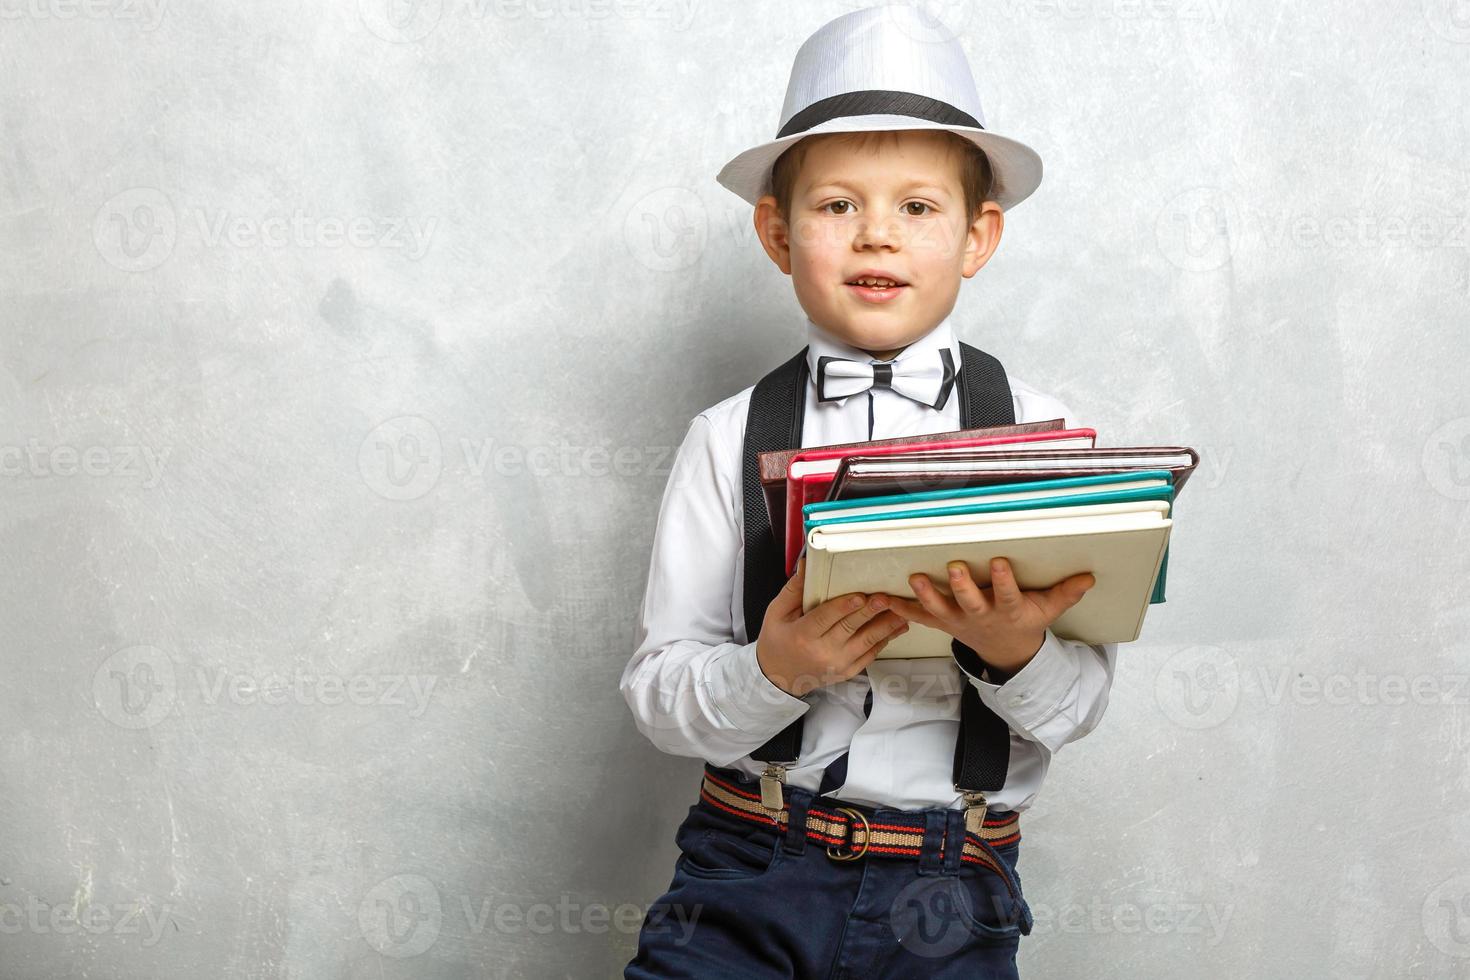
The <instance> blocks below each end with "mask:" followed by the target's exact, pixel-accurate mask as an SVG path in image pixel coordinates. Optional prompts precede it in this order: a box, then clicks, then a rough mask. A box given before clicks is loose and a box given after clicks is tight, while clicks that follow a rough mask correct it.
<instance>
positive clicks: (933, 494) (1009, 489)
mask: <svg viewBox="0 0 1470 980" xmlns="http://www.w3.org/2000/svg"><path fill="white" fill-rule="evenodd" d="M1145 479H1160V480H1163V481H1164V485H1162V486H1152V487H1131V488H1128V489H1125V490H1108V489H1106V488H1107V486H1108V485H1109V484H1116V483H1124V482H1132V481H1137V480H1145ZM1089 487H1097V488H1098V489H1097V490H1095V491H1088V490H1086V488H1089ZM1079 488H1080V490H1081V492H1068V493H1062V494H1057V495H1055V496H1028V497H1023V498H1020V499H1014V500H987V499H986V498H988V497H994V496H996V495H999V494H1014V493H1028V494H1045V493H1054V492H1055V491H1058V490H1066V491H1077V490H1079ZM1138 500H1162V501H1165V502H1167V503H1168V504H1169V511H1168V513H1169V516H1170V517H1172V516H1173V510H1174V508H1173V503H1174V484H1173V477H1172V474H1171V473H1170V472H1169V471H1168V470H1134V471H1130V472H1124V473H1104V474H1098V475H1096V476H1078V477H1063V478H1059V479H1050V480H1028V481H1025V482H1021V483H996V484H990V485H988V486H982V487H965V488H961V489H958V490H955V489H949V490H921V491H917V492H915V493H903V494H888V495H884V496H880V497H863V498H854V499H848V500H824V501H819V502H817V503H811V504H807V505H805V506H804V507H802V515H803V522H802V527H803V531H804V532H808V533H809V532H810V531H811V529H812V528H814V527H821V526H823V525H827V524H860V523H867V522H872V521H883V520H891V519H893V518H895V517H905V518H907V517H949V516H954V515H962V514H985V513H998V512H1005V511H1016V510H1042V509H1048V508H1055V507H1076V506H1081V505H1083V504H1111V503H1126V502H1130V501H1138ZM941 501H947V503H942V504H941V503H940V502H941ZM925 503H935V504H936V506H933V507H917V508H916V507H914V505H915V504H925ZM859 507H861V508H877V509H876V510H875V511H874V512H872V513H866V514H849V515H847V516H845V517H842V516H832V517H825V518H824V517H822V516H821V515H822V514H823V513H831V512H834V511H843V510H852V509H854V508H859ZM1168 563H1169V549H1168V547H1167V546H1166V547H1165V548H1164V556H1163V558H1162V560H1161V561H1160V563H1159V574H1158V576H1157V577H1156V578H1155V580H1154V591H1153V595H1152V596H1151V598H1150V599H1149V603H1150V605H1152V604H1154V603H1160V602H1163V601H1165V596H1164V589H1165V573H1166V571H1167V569H1168Z"/></svg>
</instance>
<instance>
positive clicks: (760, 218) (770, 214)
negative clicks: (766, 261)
mask: <svg viewBox="0 0 1470 980" xmlns="http://www.w3.org/2000/svg"><path fill="white" fill-rule="evenodd" d="M755 233H756V234H757V235H759V236H760V240H761V245H762V247H764V248H765V250H766V254H767V255H769V256H770V257H771V261H772V262H774V263H776V265H777V267H778V268H780V270H781V271H782V272H784V273H785V274H786V275H788V276H789V275H791V227H790V225H788V224H787V222H786V219H785V218H783V217H781V212H780V211H779V210H777V208H776V195H774V194H766V195H764V196H763V197H762V198H761V199H760V200H759V201H756V202H755Z"/></svg>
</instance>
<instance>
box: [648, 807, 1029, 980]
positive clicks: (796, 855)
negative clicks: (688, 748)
mask: <svg viewBox="0 0 1470 980" xmlns="http://www.w3.org/2000/svg"><path fill="white" fill-rule="evenodd" d="M742 786H750V787H752V788H753V787H754V783H753V782H743V783H742ZM786 796H787V798H788V799H790V800H792V801H793V803H792V812H793V813H798V812H804V811H805V804H806V803H808V802H809V801H810V799H811V794H810V793H806V792H805V791H803V790H801V789H797V788H792V787H788V788H787V789H786ZM830 802H833V803H834V805H836V801H830ZM867 812H868V813H869V814H870V819H872V820H873V821H874V822H881V821H882V818H883V814H884V813H885V812H890V813H891V812H892V811H884V810H878V811H876V813H875V812H873V811H871V810H869V811H867ZM910 812H913V811H910ZM924 812H925V813H926V814H931V816H930V817H929V819H930V820H931V821H932V822H933V825H934V826H936V827H938V828H941V829H942V828H945V827H948V828H950V831H951V833H953V832H954V831H960V832H962V831H963V820H962V816H961V814H960V812H959V811H957V810H954V811H949V810H933V811H924ZM800 823H801V822H800V821H799V820H796V819H793V821H792V831H791V832H782V833H783V834H784V836H778V832H777V830H776V829H775V826H774V825H770V827H769V829H768V828H767V827H764V826H761V825H759V824H755V823H751V822H748V821H745V820H742V819H741V818H738V817H731V816H727V815H725V814H723V813H719V812H718V811H716V810H714V808H712V807H709V806H707V805H699V804H696V805H695V806H692V807H690V808H689V814H688V816H687V817H686V818H685V820H684V822H683V824H681V825H680V827H679V830H678V834H677V835H676V837H675V841H676V843H677V844H678V846H679V850H680V852H681V853H680V855H679V858H678V860H677V861H676V862H675V864H674V880H673V882H672V883H671V884H670V885H669V889H668V891H667V892H666V893H665V894H664V895H663V896H662V897H660V898H659V899H658V900H657V901H655V902H654V903H653V905H652V906H650V908H649V911H648V914H647V916H646V917H645V918H644V921H643V927H642V930H641V931H640V933H639V936H638V953H637V955H636V956H635V958H634V959H633V961H632V962H631V963H629V964H628V966H627V969H626V970H625V972H624V977H625V978H630V980H645V978H651V977H659V978H671V977H693V978H697V980H724V978H730V980H736V978H739V980H752V978H762V977H800V978H807V977H812V978H825V980H845V978H863V980H877V978H885V977H895V978H899V977H902V978H913V977H956V978H958V977H965V978H968V980H988V978H1014V977H1017V976H1018V974H1017V972H1016V949H1017V947H1018V945H1019V943H1020V937H1021V935H1022V934H1023V933H1029V932H1030V931H1031V911H1030V909H1029V907H1027V905H1026V901H1025V898H1024V897H1020V898H1019V901H1018V900H1016V899H1013V898H1012V888H1014V894H1015V895H1016V896H1021V883H1020V878H1019V877H1018V876H1017V875H1016V856H1017V854H1018V852H1019V850H1020V842H1019V841H1017V842H1015V843H1012V844H1007V845H1005V846H1002V847H999V848H995V847H991V846H990V845H989V844H988V843H987V844H986V845H985V846H986V847H987V849H988V850H990V851H991V852H992V854H993V856H996V857H998V858H999V859H1000V861H1001V864H1002V866H1003V867H1005V868H1006V869H1007V870H1008V872H1009V879H1010V885H1009V887H1008V885H1007V882H1006V881H1005V880H1003V879H1002V878H1001V876H1000V875H998V874H996V873H995V872H994V871H993V870H991V869H989V868H984V867H978V866H976V865H973V864H970V863H962V864H960V865H959V866H958V867H957V868H955V867H952V866H946V865H945V864H941V863H940V861H939V859H938V848H937V847H935V848H933V852H932V853H931V852H930V847H929V845H928V844H927V843H926V845H925V854H924V855H923V857H921V858H920V859H918V860H912V859H910V860H897V859H893V858H881V857H875V856H873V855H871V854H870V855H865V856H864V857H862V858H860V859H858V860H856V861H838V860H834V859H833V858H831V857H829V856H828V854H827V849H826V848H825V847H824V846H823V845H821V844H818V843H816V842H815V841H811V840H808V839H807V838H806V836H805V834H804V833H801V832H800ZM951 839H952V840H953V839H956V838H955V837H953V836H952V837H951ZM952 864H953V862H950V865H952Z"/></svg>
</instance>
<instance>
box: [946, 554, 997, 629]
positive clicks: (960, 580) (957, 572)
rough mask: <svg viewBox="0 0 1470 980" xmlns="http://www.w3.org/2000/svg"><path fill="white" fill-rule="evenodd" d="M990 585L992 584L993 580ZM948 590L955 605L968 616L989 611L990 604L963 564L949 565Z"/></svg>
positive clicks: (966, 565) (955, 562) (968, 567)
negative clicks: (951, 593)
mask: <svg viewBox="0 0 1470 980" xmlns="http://www.w3.org/2000/svg"><path fill="white" fill-rule="evenodd" d="M991 584H992V585H993V584H994V581H993V580H992V583H991ZM949 589H950V591H951V592H953V593H954V601H955V603H956V604H958V605H959V607H960V608H961V609H963V610H964V611H965V612H967V613H969V614H970V615H972V616H973V615H980V614H982V613H986V612H989V611H990V603H989V602H987V601H986V599H985V596H984V594H983V593H981V591H980V586H979V585H977V584H975V579H974V578H973V577H972V576H971V575H970V566H969V565H968V564H966V563H965V562H962V561H952V562H950V563H949Z"/></svg>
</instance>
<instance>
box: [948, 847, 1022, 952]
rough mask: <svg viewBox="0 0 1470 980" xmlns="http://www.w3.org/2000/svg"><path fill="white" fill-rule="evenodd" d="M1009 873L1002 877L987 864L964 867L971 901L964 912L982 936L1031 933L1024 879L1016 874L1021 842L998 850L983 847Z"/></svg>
mask: <svg viewBox="0 0 1470 980" xmlns="http://www.w3.org/2000/svg"><path fill="white" fill-rule="evenodd" d="M983 846H984V847H985V848H986V850H987V851H988V852H989V853H990V856H991V857H993V858H994V859H995V860H996V862H997V863H999V864H1000V865H1001V867H1002V868H1004V869H1005V871H1006V872H1007V873H1006V874H999V873H997V872H996V870H995V869H994V868H990V867H987V866H985V865H977V864H969V863H966V864H964V865H962V866H961V868H960V881H961V882H962V883H963V884H964V886H965V895H966V897H967V898H968V899H969V901H968V902H966V903H965V908H964V909H963V911H964V912H965V913H966V914H967V915H968V916H969V920H970V924H971V926H972V927H974V928H975V929H976V931H977V933H978V934H980V935H990V936H994V937H996V938H1014V937H1016V936H1021V935H1028V934H1030V932H1031V916H1030V909H1029V908H1027V906H1026V898H1025V896H1024V895H1023V894H1022V892H1021V877H1020V875H1019V874H1017V873H1016V858H1017V856H1018V855H1019V853H1020V842H1019V841H1017V842H1014V843H1011V844H1006V845H1004V846H1003V847H994V846H992V845H991V844H989V843H988V842H987V843H985V844H984V845H983Z"/></svg>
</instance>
